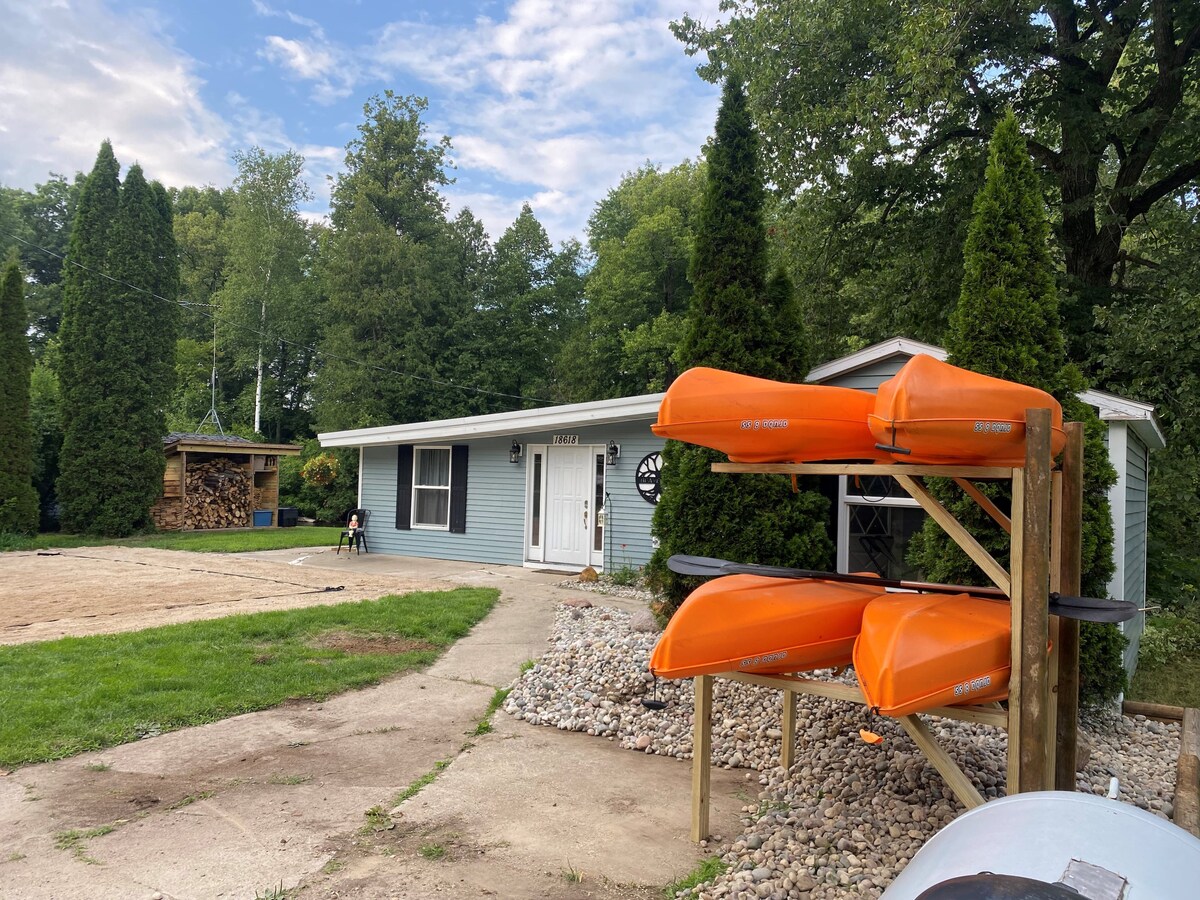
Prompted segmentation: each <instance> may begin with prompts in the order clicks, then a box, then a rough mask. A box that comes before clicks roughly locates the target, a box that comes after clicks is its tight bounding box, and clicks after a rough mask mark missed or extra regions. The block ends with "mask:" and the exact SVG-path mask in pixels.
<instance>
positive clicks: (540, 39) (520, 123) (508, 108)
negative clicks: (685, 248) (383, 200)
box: [368, 0, 718, 240]
mask: <svg viewBox="0 0 1200 900" xmlns="http://www.w3.org/2000/svg"><path fill="white" fill-rule="evenodd" d="M689 10H690V11H691V14H692V15H693V16H694V17H698V18H702V19H705V20H708V21H711V20H712V19H714V18H715V17H716V15H717V13H718V0H704V2H703V3H701V4H699V8H698V9H697V6H696V4H693V3H689ZM683 13H684V8H683V6H682V4H681V3H680V2H678V0H649V2H646V0H640V2H639V0H618V2H610V3H605V4H583V3H578V2H574V0H515V2H513V3H511V4H509V5H508V6H507V7H506V8H505V10H504V11H503V13H502V16H501V17H497V18H495V19H493V18H487V17H480V18H478V19H477V20H476V21H475V22H474V23H473V24H471V25H470V26H462V27H454V28H445V27H438V26H435V25H432V24H430V23H429V22H427V21H399V22H393V23H391V24H389V25H388V26H386V27H385V28H384V29H383V30H382V32H381V34H380V38H379V40H378V41H377V43H376V45H375V47H374V48H373V49H371V50H370V51H369V52H368V55H369V56H370V57H371V58H372V59H373V61H374V64H375V66H376V67H378V68H379V69H381V70H382V71H390V72H394V73H396V74H395V75H394V78H400V77H404V76H408V77H416V78H418V79H420V80H421V81H423V82H425V83H427V84H429V85H431V86H433V87H435V88H438V89H439V90H441V91H444V92H445V93H446V95H447V99H446V100H445V101H444V102H443V103H442V104H440V106H439V107H438V108H435V109H434V112H435V113H436V114H437V115H438V116H439V118H440V119H442V120H443V121H441V122H439V123H438V124H439V125H440V126H441V128H440V129H438V130H439V131H441V130H444V131H445V132H446V133H449V134H450V135H451V137H452V139H453V141H454V157H455V161H456V163H457V164H458V167H459V170H460V175H461V177H463V178H464V179H466V178H467V177H468V175H469V173H472V172H473V171H482V172H486V173H488V174H489V175H490V176H491V177H492V178H493V179H495V180H496V181H502V182H507V183H509V184H511V185H514V186H518V187H524V188H525V189H526V190H528V191H529V195H528V198H527V199H529V201H530V203H531V205H533V206H534V211H535V212H536V213H537V214H538V218H539V220H541V221H542V222H543V224H544V225H545V226H546V228H547V231H549V232H550V233H551V235H552V236H553V237H555V239H556V240H558V239H561V238H562V237H565V236H566V234H572V233H573V234H576V235H582V229H583V225H584V223H585V221H586V218H587V216H588V214H589V213H590V208H591V204H592V203H594V202H595V200H596V198H598V197H600V196H603V194H604V192H605V191H607V190H608V189H609V188H610V187H612V186H613V185H615V184H616V183H617V181H618V180H619V179H620V177H621V176H622V175H623V174H624V173H625V172H628V171H630V170H632V169H635V168H636V167H637V166H639V165H641V164H642V163H643V162H645V161H646V160H647V159H649V160H651V161H654V162H660V163H663V164H665V165H674V164H676V163H678V162H679V161H681V160H682V159H684V158H685V157H695V156H696V155H697V154H698V153H699V150H700V147H701V146H702V144H703V143H704V141H705V140H706V138H707V137H708V135H709V134H710V133H711V131H712V125H713V121H714V119H715V116H716V109H717V103H718V96H717V93H718V92H717V89H716V88H715V87H712V86H707V85H703V84H701V83H700V82H699V80H698V78H697V77H696V75H695V74H694V68H695V61H693V60H690V59H688V58H687V57H686V56H685V55H684V53H683V48H682V46H681V45H680V44H679V43H678V42H677V41H676V40H675V38H674V36H673V35H672V34H671V33H670V29H669V27H668V23H669V21H670V20H671V19H677V18H680V17H681V16H682V15H683ZM431 130H432V129H431ZM534 198H538V201H537V202H535V199H534ZM572 203H574V204H575V206H574V207H573V208H572V206H571V204H572ZM539 206H540V207H541V208H539ZM514 207H515V211H514V212H513V216H515V214H516V211H519V209H520V201H515V203H511V202H510V203H509V204H508V205H507V207H506V209H513V208H514ZM493 208H496V209H497V210H498V209H499V204H493ZM481 218H483V216H482V215H481ZM511 218H512V217H511V216H510V217H509V221H511ZM485 221H486V220H485ZM552 221H553V222H557V224H558V225H559V226H560V227H565V228H567V229H568V230H567V231H566V232H565V233H564V232H563V231H560V230H557V229H556V228H554V227H552ZM488 225H489V231H490V230H492V227H493V224H492V222H491V221H489V222H488ZM505 227H506V226H505Z"/></svg>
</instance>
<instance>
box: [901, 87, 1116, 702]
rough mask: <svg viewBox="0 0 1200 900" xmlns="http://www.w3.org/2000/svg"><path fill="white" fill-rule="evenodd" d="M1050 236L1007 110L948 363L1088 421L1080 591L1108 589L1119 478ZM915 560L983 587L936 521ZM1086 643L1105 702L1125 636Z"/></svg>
mask: <svg viewBox="0 0 1200 900" xmlns="http://www.w3.org/2000/svg"><path fill="white" fill-rule="evenodd" d="M1048 237H1049V226H1048V222H1047V218H1046V212H1045V206H1044V201H1043V199H1042V195H1041V191H1040V190H1039V185H1038V181H1037V176H1036V174H1035V173H1034V170H1033V164H1032V161H1031V160H1030V157H1029V154H1028V152H1027V150H1026V141H1025V138H1024V137H1022V135H1021V132H1020V129H1019V128H1018V126H1017V120H1016V117H1015V115H1013V113H1012V111H1011V110H1009V111H1008V112H1007V113H1006V114H1005V116H1004V117H1003V118H1002V119H1001V120H1000V122H999V123H998V124H997V126H996V131H995V134H994V135H993V136H992V140H991V144H990V148H989V157H988V166H987V175H986V179H985V181H984V185H983V188H982V189H981V190H980V192H979V195H978V196H977V197H976V199H975V208H974V217H973V218H972V221H971V226H970V229H969V231H968V234H967V242H966V247H965V248H964V252H963V260H964V275H963V282H962V291H961V293H960V295H959V300H958V305H957V306H956V307H955V310H954V312H953V313H952V314H951V316H950V330H949V332H948V333H947V336H946V349H947V351H948V352H949V357H948V359H949V362H951V363H953V364H954V365H957V366H961V367H963V368H966V369H971V370H973V371H976V372H982V373H983V374H985V375H991V376H993V377H996V378H1004V379H1006V380H1008V381H1016V382H1020V383H1022V384H1029V385H1033V386H1034V387H1038V388H1041V389H1042V390H1045V391H1048V392H1050V393H1053V394H1055V395H1056V397H1057V398H1058V400H1059V401H1060V402H1061V403H1062V405H1063V410H1064V417H1065V418H1067V419H1075V420H1077V421H1082V422H1084V424H1085V429H1086V436H1085V446H1084V473H1085V474H1084V521H1083V523H1082V528H1083V542H1082V544H1083V549H1082V557H1083V558H1082V561H1081V562H1082V566H1081V568H1082V572H1083V592H1084V593H1085V594H1087V595H1089V596H1098V595H1107V592H1108V581H1109V579H1110V578H1111V577H1112V574H1113V571H1114V568H1113V558H1112V553H1113V533H1112V522H1111V510H1110V507H1109V503H1108V496H1107V490H1108V488H1109V487H1110V486H1111V485H1112V484H1113V482H1114V481H1115V479H1116V473H1115V472H1114V471H1113V469H1112V465H1111V464H1110V463H1109V460H1108V454H1107V451H1106V450H1105V446H1104V433H1103V432H1104V429H1103V426H1102V425H1101V424H1100V421H1099V420H1098V419H1097V418H1096V415H1095V413H1094V412H1093V411H1092V410H1091V409H1090V408H1088V407H1087V406H1085V405H1084V404H1082V403H1081V402H1080V401H1079V400H1078V399H1077V398H1076V397H1075V391H1076V390H1078V389H1079V387H1080V386H1081V379H1080V377H1079V375H1078V372H1077V371H1076V370H1075V369H1074V368H1073V367H1071V366H1068V365H1067V360H1066V353H1065V349H1064V342H1063V337H1062V333H1061V330H1060V327H1059V311H1058V293H1057V289H1056V286H1055V281H1054V266H1053V263H1052V261H1051V259H1050V250H1049V244H1048ZM984 490H985V491H986V492H987V493H989V494H990V495H991V496H992V497H993V498H994V499H998V500H1000V503H1001V505H1003V504H1006V503H1007V502H1008V500H1009V494H1008V491H1007V487H1004V488H1001V487H998V486H990V487H985V488H984ZM934 492H935V494H936V495H937V496H938V497H939V499H941V500H942V501H943V503H944V504H945V505H946V506H947V507H948V508H949V509H950V510H951V511H952V512H953V513H954V514H955V516H956V518H958V520H959V521H960V522H962V523H963V524H965V525H966V526H967V527H968V529H969V530H970V531H971V532H972V534H974V535H976V536H977V537H978V538H979V539H980V542H981V543H982V544H983V545H984V546H985V547H986V548H987V549H988V550H989V551H990V552H991V553H992V554H993V556H995V557H996V558H998V559H1006V558H1007V557H1008V553H1009V536H1008V535H1007V534H1006V533H1005V532H1003V531H1002V530H1001V529H999V528H998V527H997V526H996V524H995V522H993V521H992V520H991V519H990V517H989V516H988V515H987V514H986V513H985V512H984V511H983V510H982V509H981V508H980V507H979V506H978V504H976V503H975V501H974V500H972V499H971V498H969V497H964V496H962V495H961V494H960V493H958V492H957V491H956V490H955V489H954V488H952V487H951V486H950V484H949V483H948V482H944V481H939V483H937V484H936V485H935V486H934ZM910 557H911V559H912V560H913V562H915V563H917V565H918V566H919V567H920V568H921V569H922V570H923V571H924V573H925V575H926V576H927V577H928V578H929V579H931V580H933V581H940V582H946V583H953V584H968V583H975V584H979V583H984V581H983V579H984V576H983V575H982V573H981V572H980V571H979V570H978V569H977V568H976V566H975V564H974V563H973V562H971V560H970V558H969V557H968V556H967V555H966V554H965V553H964V552H963V551H962V549H961V548H960V547H959V546H958V545H957V544H955V543H954V542H953V541H952V540H951V539H950V538H949V537H948V536H947V535H946V534H945V532H944V531H942V529H941V528H940V526H938V525H937V524H936V523H935V522H934V521H933V520H932V519H927V520H926V521H925V525H924V528H923V529H922V531H921V532H920V533H919V534H918V535H915V536H914V537H913V540H912V543H911V545H910ZM1083 642H1084V646H1083V649H1082V653H1081V655H1082V676H1081V677H1082V684H1081V694H1082V695H1083V697H1084V698H1085V699H1086V700H1087V701H1089V702H1098V701H1103V700H1107V699H1109V698H1111V697H1112V696H1114V695H1115V694H1116V693H1117V692H1119V691H1120V690H1121V689H1122V688H1123V686H1124V679H1123V674H1122V668H1121V648H1122V646H1123V641H1122V639H1121V638H1120V636H1119V634H1116V633H1115V629H1114V626H1097V627H1095V628H1092V627H1089V628H1086V629H1085V630H1084V633H1083Z"/></svg>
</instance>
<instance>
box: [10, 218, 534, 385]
mask: <svg viewBox="0 0 1200 900" xmlns="http://www.w3.org/2000/svg"><path fill="white" fill-rule="evenodd" d="M0 234H5V235H7V236H8V237H10V238H12V239H13V240H15V241H18V242H20V243H22V244H24V245H25V246H26V247H31V248H33V249H34V250H39V251H41V252H42V253H46V254H48V255H50V256H53V257H54V258H55V259H60V260H62V261H63V263H64V264H65V265H72V266H75V267H76V268H78V269H82V270H83V271H85V272H91V273H92V274H93V275H99V276H100V277H101V278H104V279H106V280H108V281H111V282H113V283H114V284H119V285H121V286H123V287H127V288H129V289H131V290H134V291H137V292H138V293H140V294H145V295H146V296H147V297H152V298H154V299H155V300H161V301H162V302H163V303H174V304H175V305H177V306H182V307H187V308H189V309H195V310H197V311H198V312H199V313H200V315H202V316H208V317H209V318H211V319H212V320H213V321H214V322H216V323H219V324H222V325H228V326H231V327H233V328H238V329H241V330H242V331H244V332H247V333H249V334H253V335H255V336H256V337H259V338H262V339H263V340H270V341H278V342H279V343H281V344H286V345H288V346H289V347H294V348H298V349H301V350H307V351H308V352H309V353H311V354H312V355H313V356H314V357H324V358H325V359H327V360H337V361H339V362H344V363H349V364H351V365H356V366H361V367H362V368H365V369H370V370H372V371H374V372H377V373H379V374H381V375H396V376H398V377H400V378H409V379H411V380H413V381H423V382H426V383H427V384H432V385H437V386H439V387H448V388H452V389H454V390H457V391H465V392H467V393H472V394H484V395H487V396H489V397H504V398H507V399H511V400H521V401H523V402H532V403H540V404H544V405H547V406H552V405H554V403H555V402H556V401H554V400H547V399H545V398H544V397H525V396H522V395H520V394H507V393H505V392H504V391H493V390H489V389H488V388H481V387H474V386H473V385H467V384H458V383H456V382H453V381H449V380H447V379H443V378H433V377H431V376H427V375H414V374H412V373H411V372H399V371H397V370H395V369H389V368H387V367H385V366H380V365H376V364H375V363H371V362H367V361H366V360H362V359H359V358H357V357H353V356H342V355H340V354H337V353H330V352H329V351H327V350H321V349H319V348H318V347H316V346H315V345H311V344H302V343H300V342H299V341H292V340H288V339H287V338H284V337H278V336H275V335H269V334H267V333H266V332H264V331H259V330H258V329H257V328H254V327H252V326H250V325H246V324H244V323H242V322H236V321H233V320H232V319H225V318H222V317H221V316H218V315H217V314H216V313H210V312H205V311H204V308H205V307H207V308H209V309H212V308H215V305H214V304H211V303H190V302H188V301H186V300H171V299H170V298H168V297H163V296H162V295H161V294H156V293H155V292H154V291H151V290H147V289H146V288H143V287H140V286H139V285H136V284H131V283H129V282H128V281H124V280H122V279H120V278H116V277H114V276H112V275H109V274H108V273H107V272H102V271H100V270H98V269H93V268H92V267H91V266H86V265H84V264H83V263H80V262H77V261H75V260H73V259H67V257H66V256H64V255H62V254H59V253H55V252H54V251H53V250H50V249H49V248H47V247H42V246H40V245H38V244H35V243H33V242H32V241H28V240H26V239H25V238H23V237H21V236H20V235H18V234H16V233H14V232H11V231H2V232H0Z"/></svg>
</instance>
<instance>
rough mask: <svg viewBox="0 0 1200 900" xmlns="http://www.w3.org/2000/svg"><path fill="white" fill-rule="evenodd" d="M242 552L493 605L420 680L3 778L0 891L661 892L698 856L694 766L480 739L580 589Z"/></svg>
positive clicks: (722, 823) (581, 740)
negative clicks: (486, 592)
mask: <svg viewBox="0 0 1200 900" xmlns="http://www.w3.org/2000/svg"><path fill="white" fill-rule="evenodd" d="M247 556H248V557H250V556H252V557H254V558H256V559H257V560H260V561H273V562H276V563H277V564H279V565H280V566H284V565H289V564H290V565H296V564H299V565H301V566H306V567H325V568H336V567H340V568H342V569H344V570H347V571H348V570H349V569H353V570H355V571H358V572H363V573H365V572H367V571H370V572H371V573H372V574H373V575H375V576H378V577H381V578H384V579H386V578H389V577H393V576H394V577H395V578H396V579H397V581H398V582H401V581H406V580H409V579H414V580H421V581H434V582H437V583H442V584H445V586H446V587H447V588H449V587H453V586H456V585H486V586H495V587H498V588H500V589H501V591H502V594H501V598H500V600H499V602H498V603H497V605H496V607H495V608H494V609H493V611H492V612H491V613H490V614H489V615H488V617H487V618H486V619H485V620H484V621H483V622H481V623H480V624H479V625H477V626H476V627H475V628H474V629H473V630H472V632H471V633H470V634H469V635H468V636H467V637H465V638H464V639H463V640H461V641H459V642H458V643H457V644H456V645H455V646H454V647H452V648H451V649H450V650H449V651H448V652H447V653H446V654H445V655H444V656H443V657H442V658H441V659H440V660H438V662H437V663H435V664H434V665H433V666H432V667H431V668H430V669H428V670H427V671H425V672H423V673H417V674H410V675H405V676H399V677H396V678H393V679H390V680H388V681H387V682H385V683H383V684H381V685H379V686H377V687H374V688H370V689H366V690H362V691H356V692H352V693H348V694H344V695H341V696H338V697H335V698H333V699H331V700H329V701H326V702H324V703H319V704H317V703H307V702H305V703H294V704H289V705H286V706H284V707H281V708H278V709H274V710H267V711H264V712H259V713H252V714H248V715H243V716H238V717H236V718H233V719H227V720H224V721H221V722H217V723H213V724H211V725H206V726H202V727H197V728H190V729H186V730H184V731H179V732H174V733H171V734H166V735H160V736H158V737H152V738H147V739H143V740H141V741H138V742H136V743H133V744H127V745H124V746H121V747H116V748H113V749H111V750H105V751H101V752H98V753H89V754H83V755H80V756H76V757H72V758H70V759H67V760H63V761H60V762H55V763H46V764H42V765H37V766H29V767H26V768H22V769H18V770H16V771H15V772H12V773H11V774H9V775H7V776H5V777H2V778H0V897H2V898H9V897H12V898H61V900H69V898H109V897H111V898H122V900H125V898H146V900H149V898H177V900H183V898H196V900H199V898H212V897H228V898H247V900H249V898H252V897H255V896H256V895H257V896H277V895H278V894H277V893H272V892H278V891H279V890H280V889H282V890H284V891H288V892H289V893H288V894H287V896H296V897H304V898H335V897H357V898H376V897H378V898H385V897H387V898H424V897H430V896H438V895H442V896H451V897H507V898H514V900H515V898H527V897H562V898H576V897H597V898H617V897H656V896H660V893H659V892H660V890H661V886H662V885H663V884H665V883H666V882H668V881H670V880H672V879H674V878H676V877H678V876H679V875H681V874H684V873H686V872H688V871H690V870H691V869H693V868H694V867H695V865H696V864H697V862H698V861H699V860H700V859H702V858H703V855H704V851H703V850H702V849H701V848H698V847H696V846H695V845H693V844H692V843H690V841H689V840H688V825H689V797H690V774H691V767H690V764H689V763H682V762H679V761H677V760H668V759H663V758H659V757H653V756H646V755H644V754H638V753H634V752H631V751H625V750H620V749H618V748H617V747H615V746H614V745H613V744H611V743H609V742H607V741H604V740H601V739H597V738H592V737H588V736H585V735H579V734H569V733H565V732H560V731H557V730H554V729H550V728H544V727H540V728H539V727H534V726H530V725H527V724H525V723H523V722H514V721H513V720H512V719H510V718H509V717H508V716H506V715H505V714H503V713H497V715H496V716H495V717H494V730H493V731H492V732H491V733H489V734H485V735H482V736H475V735H474V734H473V732H474V730H475V727H476V725H477V723H478V722H479V720H480V718H481V717H482V716H483V714H484V712H485V710H486V708H487V705H488V702H489V701H490V700H491V698H492V695H493V693H494V692H495V689H496V688H499V687H506V686H508V685H509V684H510V683H511V682H512V680H513V678H515V677H516V676H517V674H518V673H519V670H520V665H521V663H523V662H524V661H526V660H528V659H533V658H536V657H538V656H539V655H541V653H542V652H543V651H544V649H545V641H546V637H547V635H548V634H549V631H550V626H551V623H552V621H553V617H554V612H555V610H556V609H557V607H558V605H559V604H560V603H561V602H562V600H564V599H566V598H568V597H572V596H579V594H578V593H575V592H571V591H568V590H566V589H564V588H560V587H557V586H556V583H557V582H559V581H561V580H562V578H563V576H561V575H550V574H543V573H538V572H534V571H531V570H526V569H519V568H512V567H503V566H481V565H478V564H463V563H450V562H440V561H431V560H414V559H408V558H401V557H387V556H383V555H380V554H368V555H364V556H362V557H358V556H355V557H354V558H353V559H350V560H347V559H346V558H345V555H344V554H343V555H342V556H340V557H339V556H335V555H334V554H332V553H330V552H328V551H325V552H312V553H307V552H305V551H294V550H289V551H272V552H269V553H257V554H247ZM300 557H304V558H303V559H301V558H300ZM595 602H597V603H605V604H607V605H613V606H622V607H625V608H630V604H629V603H628V602H627V601H622V600H619V599H616V598H613V599H611V601H610V600H609V598H604V599H600V598H595ZM431 773H437V777H436V780H434V781H432V783H430V784H428V785H427V786H426V787H424V789H423V790H421V792H420V793H419V794H417V795H416V796H415V797H413V798H412V799H410V800H408V801H407V802H406V803H403V804H400V805H399V806H395V805H394V801H395V799H396V797H397V795H398V794H400V792H401V791H403V790H404V789H405V788H406V787H407V786H409V785H411V784H413V783H414V782H416V781H418V780H420V779H422V778H423V777H425V776H428V775H430V774H431ZM756 791H757V784H751V785H747V783H746V781H745V773H734V772H724V771H719V770H718V771H716V772H714V779H713V816H712V822H713V827H714V830H716V831H717V832H718V833H721V834H724V835H729V834H732V833H733V830H734V828H735V827H736V818H737V811H738V809H739V807H740V805H741V804H742V803H744V802H745V800H744V797H745V795H746V793H748V794H749V795H750V796H753V795H754V794H755V793H756ZM744 792H746V793H744ZM739 797H741V798H742V799H739ZM373 809H374V810H376V812H375V813H373V814H371V815H368V811H369V810H373Z"/></svg>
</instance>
